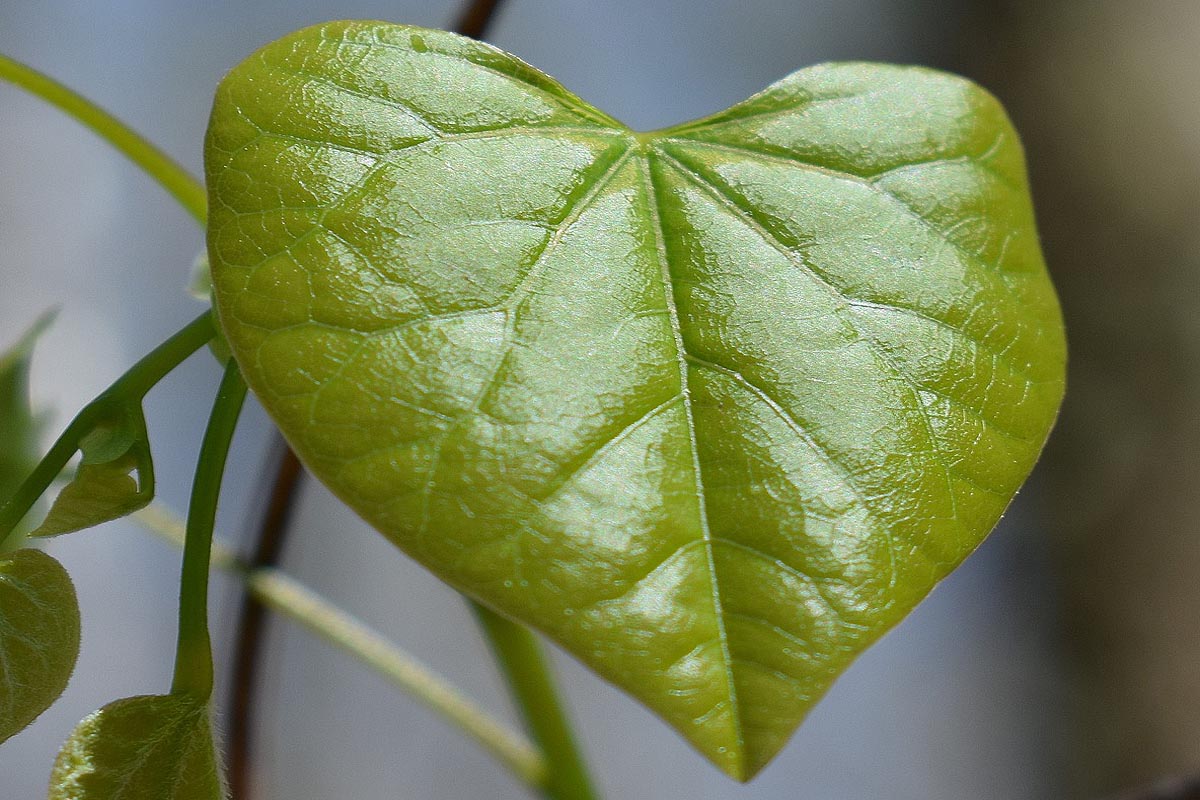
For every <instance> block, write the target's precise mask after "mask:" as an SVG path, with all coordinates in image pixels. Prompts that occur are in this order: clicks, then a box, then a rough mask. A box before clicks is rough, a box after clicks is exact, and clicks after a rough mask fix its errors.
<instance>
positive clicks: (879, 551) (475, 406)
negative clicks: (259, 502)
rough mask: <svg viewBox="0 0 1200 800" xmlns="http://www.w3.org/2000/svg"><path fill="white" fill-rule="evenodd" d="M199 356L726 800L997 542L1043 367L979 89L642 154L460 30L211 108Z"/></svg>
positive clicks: (1004, 158) (1041, 390)
mask: <svg viewBox="0 0 1200 800" xmlns="http://www.w3.org/2000/svg"><path fill="white" fill-rule="evenodd" d="M206 163H207V178H208V188H209V197H210V203H209V207H210V209H211V214H210V222H209V230H208V245H209V255H210V259H211V262H212V275H213V282H214V291H215V300H216V305H217V309H218V311H219V315H220V320H221V324H222V327H223V329H224V331H225V334H226V336H227V339H228V341H229V344H230V346H231V348H232V350H233V354H234V356H235V358H236V359H237V361H238V363H239V365H240V366H241V368H242V370H243V372H244V374H245V376H246V380H247V381H248V383H249V384H250V386H251V388H252V389H253V390H254V392H255V393H256V394H257V395H258V397H259V398H260V400H261V401H262V402H263V405H264V406H265V407H266V408H267V410H268V411H269V412H270V414H271V415H272V416H273V417H274V419H275V420H276V422H277V423H278V424H279V426H280V427H281V429H282V430H283V432H284V434H285V435H286V436H287V438H288V440H289V441H290V442H291V444H292V446H293V447H294V448H295V449H296V451H297V452H298V453H299V454H300V455H301V457H302V458H303V459H304V461H305V463H306V464H307V465H308V466H309V467H310V468H311V470H312V471H313V472H314V473H315V474H316V475H317V476H318V477H319V478H320V479H321V480H322V481H323V482H325V483H326V484H327V485H328V486H329V487H330V488H331V489H332V490H333V491H334V492H335V493H336V494H337V495H338V496H339V497H341V498H342V499H343V500H345V501H346V502H347V503H348V504H349V505H351V506H352V507H353V508H354V509H355V510H356V511H358V513H359V514H361V515H362V516H363V517H364V518H365V519H367V520H368V521H369V522H370V523H371V524H373V525H374V526H375V527H377V528H378V529H379V530H380V531H381V532H382V533H383V534H384V535H386V536H387V537H389V538H390V539H391V540H392V541H393V542H395V543H396V544H397V545H399V546H400V547H401V548H403V549H404V550H405V551H406V552H408V553H410V554H411V555H413V556H414V557H415V558H417V559H419V560H420V561H421V562H423V563H424V564H425V565H426V566H428V567H429V568H430V569H432V570H433V571H434V572H435V573H437V574H438V575H440V576H441V577H443V578H444V579H445V580H447V581H448V582H449V583H451V584H452V585H454V586H455V587H457V588H459V589H461V590H462V591H464V592H467V593H468V594H470V595H472V596H474V597H476V598H479V599H480V600H481V601H483V602H485V603H487V604H488V605H490V606H492V607H494V608H496V609H497V610H499V611H501V612H502V613H504V614H506V615H509V616H511V617H514V618H516V619H519V620H522V621H524V622H527V623H529V624H531V625H533V626H535V627H537V628H538V629H540V630H542V631H543V632H545V633H546V634H548V635H549V636H551V637H552V638H554V639H555V640H556V641H558V642H559V643H560V644H562V645H563V646H565V647H566V648H568V649H569V650H571V651H572V652H573V653H575V654H576V655H577V656H578V657H579V658H581V659H582V660H583V661H585V662H586V663H588V664H590V665H591V666H592V667H593V668H595V669H596V670H597V671H598V672H599V673H600V674H601V675H603V676H605V677H606V678H608V679H609V680H611V681H613V682H614V683H616V684H617V685H619V686H621V687H622V688H624V689H625V690H626V691H628V692H630V693H631V694H633V695H634V696H636V697H637V698H639V699H640V700H641V701H643V702H644V703H646V704H647V705H648V706H649V707H651V708H652V709H654V710H655V711H656V712H657V713H659V714H660V715H661V716H662V717H663V718H664V719H666V720H667V721H669V722H670V723H671V724H672V725H674V726H675V727H676V728H677V729H679V731H680V732H681V733H682V734H683V735H684V736H686V737H687V738H688V739H690V740H691V741H692V742H693V743H694V744H695V745H696V747H698V748H699V749H700V750H701V751H702V752H703V753H705V755H707V756H708V757H709V758H710V759H712V760H713V761H714V762H715V763H716V764H718V765H719V766H720V767H721V768H722V769H724V770H725V771H726V772H728V773H729V774H730V775H732V776H734V777H736V778H739V779H747V778H749V777H750V776H752V775H754V774H755V773H756V772H757V771H758V770H759V769H760V768H761V767H762V766H763V765H764V764H765V763H766V762H767V761H768V760H769V759H770V758H771V757H772V756H773V755H774V754H775V753H776V752H777V751H778V750H779V748H780V747H781V746H782V745H783V744H784V742H785V741H786V740H787V738H788V736H789V735H790V734H791V732H792V731H793V729H794V728H795V727H796V725H797V724H798V723H799V721H800V720H801V719H802V718H803V717H804V715H805V714H806V713H807V712H808V710H809V709H810V708H811V706H812V705H813V703H815V702H816V701H817V699H818V698H819V697H820V696H821V695H822V694H823V693H824V692H825V691H826V690H827V689H828V688H829V686H830V684H831V683H832V682H833V680H834V679H835V678H836V677H837V675H838V674H839V673H840V672H841V671H842V670H844V669H845V668H846V666H847V665H848V664H849V663H850V661H851V660H852V659H853V658H854V657H855V656H856V655H857V654H859V653H860V652H861V651H862V650H863V649H864V648H865V647H867V646H868V645H869V644H870V643H871V642H873V641H875V640H876V639H877V638H878V637H879V636H880V635H881V634H882V633H883V632H884V631H886V630H887V629H888V628H890V627H891V626H893V625H894V624H896V622H898V621H899V620H900V619H901V618H902V617H903V616H904V615H905V614H906V613H907V612H908V611H909V610H910V609H912V607H913V606H914V605H915V604H916V603H917V602H918V601H919V600H920V599H921V598H922V597H924V596H925V595H926V594H927V593H928V592H929V590H930V589H931V588H932V587H933V586H934V584H935V583H937V581H938V580H940V579H941V578H942V577H944V576H945V575H946V574H947V573H948V572H950V570H952V569H953V568H954V567H955V566H956V565H957V564H958V563H959V562H960V561H961V560H962V559H963V558H964V557H965V556H966V555H967V554H968V553H970V552H971V551H972V550H973V549H974V548H975V547H976V546H977V545H978V544H979V542H980V541H981V540H982V539H983V537H984V536H985V535H986V534H987V533H988V531H989V530H991V528H992V527H993V526H994V525H995V523H996V521H997V520H998V519H999V517H1000V515H1001V513H1002V512H1003V511H1004V509H1005V507H1006V506H1007V504H1008V503H1009V501H1010V500H1011V498H1012V497H1013V495H1014V493H1015V492H1016V490H1017V488H1018V487H1019V486H1020V485H1021V482H1022V481H1023V480H1024V479H1025V477H1026V476H1027V474H1028V473H1029V470H1030V469H1031V468H1032V466H1033V464H1034V461H1035V460H1036V458H1037V455H1038V453H1039V451H1040V449H1041V447H1042V444H1043V442H1044V440H1045V438H1046V435H1047V433H1048V431H1049V429H1050V427H1051V424H1052V422H1053V420H1054V417H1055V414H1056V412H1057V409H1058V406H1059V402H1060V399H1061V396H1062V391H1063V374H1064V361H1065V348H1064V340H1063V331H1062V325H1061V320H1060V315H1059V309H1058V305H1057V301H1056V299H1055V295H1054V291H1053V289H1052V287H1051V285H1050V282H1049V279H1048V277H1047V274H1046V270H1045V267H1044V264H1043V261H1042V256H1041V253H1040V251H1039V246H1038V241H1037V234H1036V231H1035V227H1034V219H1033V211H1032V207H1031V203H1030V197H1029V190H1028V186H1027V182H1026V176H1025V167H1024V162H1023V156H1022V152H1021V148H1020V144H1019V142H1018V139H1017V136H1016V134H1015V132H1014V131H1013V129H1012V127H1011V125H1010V123H1009V121H1008V119H1007V118H1006V116H1005V114H1004V112H1003V110H1002V109H1001V107H1000V106H999V104H998V103H997V102H996V100H995V99H994V98H992V97H991V96H990V95H989V94H987V93H986V92H985V91H983V90H982V89H980V88H979V87H977V86H975V85H974V84H972V83H970V82H968V81H966V80H963V79H962V78H958V77H955V76H951V75H947V74H944V73H939V72H934V71H930V70H925V69H917V68H906V67H895V66H888V65H880V64H829V65H822V66H817V67H812V68H809V69H805V70H801V71H800V72H797V73H795V74H793V75H791V76H789V77H787V78H785V79H783V80H782V81H780V82H779V83H776V84H775V85H773V86H771V87H770V88H768V89H767V90H765V91H764V92H762V93H760V94H758V95H755V96H754V97H752V98H750V99H749V100H747V101H745V102H743V103H739V104H738V105H736V106H734V107H732V108H731V109H729V110H727V111H724V112H721V113H719V114H717V115H715V116H713V117H710V118H707V119H704V120H700V121H697V122H692V123H688V124H685V125H681V126H678V127H675V128H670V129H666V130H662V131H656V132H651V133H635V132H633V131H631V130H629V129H628V128H627V127H625V126H624V125H622V124H620V123H619V122H617V121H615V120H613V119H611V118H610V117H608V116H607V115H605V114H603V113H601V112H599V111H597V110H596V109H594V108H592V107H590V106H588V105H587V104H586V103H584V102H583V101H582V100H580V99H579V98H577V97H575V96H573V95H571V94H570V93H568V92H567V91H566V90H565V89H563V88H562V87H561V86H559V85H558V84H557V83H555V82H554V81H553V80H551V79H550V78H548V77H546V76H545V75H543V74H542V73H540V72H538V71H536V70H534V69H533V68H531V67H529V66H528V65H526V64H524V63H522V62H521V61H519V60H517V59H516V58H514V57H512V56H510V55H507V54H505V53H503V52H501V51H499V50H496V49H494V48H492V47H489V46H487V45H484V44H480V43H478V42H474V41H471V40H468V39H464V38H461V37H458V36H454V35H452V34H447V33H442V32H437V31H430V30H425V29H419V28H411V27H403V26H395V25H387V24H382V23H331V24H328V25H323V26H320V27H316V28H310V29H307V30H304V31H300V32H299V33H296V34H293V35H291V36H288V37H286V38H285V39H283V40H281V41H279V42H276V43H274V44H272V45H269V46H267V47H266V48H264V49H262V50H260V51H259V52H258V53H256V54H255V55H254V56H253V57H251V58H250V59H249V60H247V61H246V62H245V63H243V64H242V65H240V66H239V67H237V68H236V69H235V70H234V71H233V72H232V73H231V74H230V75H229V76H228V77H227V78H226V79H225V81H224V82H223V83H222V84H221V86H220V88H219V90H218V93H217V97H216V103H215V106H214V110H213V116H212V121H211V126H210V129H209V136H208V141H207V146H206Z"/></svg>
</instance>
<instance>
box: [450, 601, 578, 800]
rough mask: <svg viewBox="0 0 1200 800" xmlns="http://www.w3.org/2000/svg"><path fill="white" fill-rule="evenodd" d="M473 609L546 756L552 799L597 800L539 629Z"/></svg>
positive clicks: (548, 795)
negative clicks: (546, 655) (537, 631)
mask: <svg viewBox="0 0 1200 800" xmlns="http://www.w3.org/2000/svg"><path fill="white" fill-rule="evenodd" d="M471 609H472V611H474V612H475V617H476V619H478V620H479V625H480V627H481V628H483V632H484V634H486V636H487V639H488V643H489V644H490V645H491V648H492V652H494V653H495V655H496V660H497V661H498V662H499V663H500V668H501V671H502V672H503V673H504V677H505V679H506V680H507V681H508V686H509V690H510V691H511V692H512V695H513V700H514V701H515V702H516V704H517V707H518V708H519V709H520V710H521V716H522V717H524V719H525V724H526V726H527V727H528V728H529V732H530V734H532V736H533V740H534V742H536V743H537V745H538V747H540V748H541V750H542V753H543V755H544V756H545V758H546V763H547V765H548V769H549V775H548V776H547V779H546V784H545V787H544V788H543V790H542V794H543V796H544V797H546V798H548V800H597V797H598V795H597V794H596V792H595V790H594V789H593V788H592V782H591V779H590V778H589V777H588V772H587V768H586V766H584V762H583V757H582V755H581V754H580V752H579V748H578V746H577V745H576V743H575V735H574V733H572V731H571V723H570V722H569V721H568V719H567V715H566V711H565V710H564V708H563V706H562V703H561V702H560V701H559V699H558V694H557V692H556V690H555V688H554V678H553V676H552V675H551V674H550V667H549V665H548V664H547V663H546V658H545V656H544V655H543V653H542V649H541V646H540V645H539V643H538V641H537V637H535V636H534V634H533V632H532V631H530V630H529V629H528V628H526V627H525V626H524V625H520V624H519V623H516V622H513V621H512V620H509V619H508V618H506V617H502V616H500V615H499V614H497V613H496V612H494V611H492V610H491V609H489V608H487V607H486V606H483V605H481V604H479V603H476V602H474V601H472V602H471Z"/></svg>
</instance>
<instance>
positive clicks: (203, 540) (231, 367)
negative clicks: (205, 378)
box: [171, 360, 246, 699]
mask: <svg viewBox="0 0 1200 800" xmlns="http://www.w3.org/2000/svg"><path fill="white" fill-rule="evenodd" d="M245 399H246V384H245V382H244V381H243V380H242V374H241V373H240V372H238V367H237V364H236V363H235V362H234V361H232V360H230V362H229V363H228V364H227V365H226V367H225V375H224V377H223V378H222V379H221V387H220V388H219V389H218V390H217V399H216V401H215V402H214V403H213V410H212V416H211V417H209V420H208V429H207V430H206V431H205V432H204V441H203V442H202V443H201V445H200V458H199V460H198V463H197V465H196V478H195V480H194V481H193V483H192V499H191V502H190V504H189V505H188V517H187V539H186V541H185V543H184V547H183V571H182V577H181V578H180V589H179V644H178V647H177V648H176V651H175V679H174V681H173V683H172V684H171V691H172V692H183V693H190V694H195V695H198V696H200V697H203V698H205V699H207V698H209V697H211V696H212V689H213V663H212V642H211V640H210V638H209V634H208V570H209V557H210V550H211V548H212V535H213V526H214V524H215V522H216V518H217V501H218V499H219V498H220V496H221V479H222V477H223V476H224V473H225V461H226V459H227V458H228V456H229V445H230V443H231V442H232V441H233V432H234V429H235V428H236V427H237V421H238V416H239V415H240V414H241V411H242V403H243V401H244V400H245Z"/></svg>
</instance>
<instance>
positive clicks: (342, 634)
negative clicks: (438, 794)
mask: <svg viewBox="0 0 1200 800" xmlns="http://www.w3.org/2000/svg"><path fill="white" fill-rule="evenodd" d="M133 518H134V519H135V520H137V521H138V522H140V523H142V525H144V526H145V527H146V528H147V530H149V531H151V532H152V533H154V534H156V535H157V536H159V537H160V538H162V539H164V540H166V541H168V542H170V543H171V544H174V545H175V546H176V547H180V548H182V547H183V546H184V543H185V541H186V535H185V533H184V526H183V522H182V521H181V520H179V519H178V518H177V517H176V516H175V515H174V514H172V513H171V512H169V511H167V510H166V509H164V508H163V507H161V506H159V505H158V504H152V505H150V506H148V507H146V508H144V509H142V510H141V511H136V512H134V514H133ZM212 566H213V567H215V568H217V569H222V570H225V571H227V572H230V573H232V574H233V575H234V576H235V577H237V578H238V579H239V580H241V581H242V583H243V584H244V585H245V587H246V590H247V591H249V592H250V593H251V594H253V595H254V596H255V597H257V598H258V599H259V600H260V601H261V602H262V603H263V605H266V606H269V607H270V608H272V609H274V610H276V611H278V612H279V613H280V614H283V615H284V616H286V617H288V618H290V619H291V620H293V621H294V622H297V623H299V624H300V625H301V626H302V627H304V628H306V629H308V630H309V631H311V632H312V633H315V634H316V635H317V636H319V637H320V638H322V639H324V640H325V641H326V642H328V643H329V644H331V645H333V646H334V647H337V648H338V649H340V650H342V651H344V652H346V653H349V654H350V655H352V656H354V657H355V658H356V659H357V660H358V661H359V662H361V663H363V664H365V665H366V666H368V667H370V668H371V669H373V670H375V671H376V672H378V673H379V674H380V675H382V676H383V677H384V678H385V679H387V680H388V681H389V682H390V683H392V684H393V685H395V686H397V687H399V688H400V689H401V690H402V691H404V692H406V693H408V694H410V695H412V696H413V697H415V698H416V699H417V700H418V701H420V702H421V703H424V704H425V705H426V706H428V707H429V708H430V709H432V710H433V711H435V712H437V713H438V714H440V715H441V716H442V717H444V718H445V719H446V720H447V721H449V722H450V723H451V724H453V725H455V726H457V727H458V728H459V729H460V730H462V731H463V732H464V733H465V734H467V735H468V736H470V737H471V738H472V739H474V740H475V741H477V742H478V743H479V744H481V745H482V746H483V747H485V748H486V749H487V750H489V751H490V752H491V753H492V754H493V755H494V756H496V758H497V759H499V760H500V762H501V763H503V764H504V765H505V766H506V767H508V769H509V770H511V771H512V772H513V774H514V775H516V776H517V778H519V779H520V780H522V781H524V782H525V783H527V784H529V785H530V786H532V787H535V788H539V787H541V786H543V785H545V783H546V776H547V769H546V762H545V760H544V759H543V758H542V756H541V754H540V753H539V752H538V751H537V748H536V747H534V746H533V744H532V743H531V742H530V741H529V740H528V739H526V738H525V736H523V735H522V734H520V733H518V732H516V731H513V730H511V729H510V728H509V727H508V726H506V725H505V724H504V723H502V722H500V721H499V720H497V719H496V718H495V717H493V716H491V715H490V714H488V713H487V712H486V711H484V710H483V709H482V708H480V707H479V706H478V705H476V704H475V703H474V702H472V701H471V699H470V698H468V697H466V696H465V695H464V694H463V693H462V692H461V691H459V690H458V689H457V688H456V687H455V686H453V685H452V684H450V683H449V682H448V681H446V680H445V679H444V678H443V677H442V676H440V675H438V674H437V673H435V672H433V671H432V670H430V669H429V667H427V666H425V665H424V664H422V663H421V662H420V661H418V660H417V659H415V658H413V657H412V656H410V655H409V654H408V653H406V652H404V651H403V650H401V649H400V648H399V647H397V646H396V645H394V644H392V643H391V642H388V641H387V640H386V639H384V638H383V636H381V635H380V634H379V633H377V632H375V631H374V630H372V629H371V628H369V627H368V626H367V625H366V624H364V623H363V622H361V621H359V620H358V619H356V618H355V617H353V616H351V615H350V614H348V613H346V612H345V611H343V610H342V609H340V608H338V607H337V606H335V605H333V604H332V603H330V602H329V601H328V600H326V599H324V598H323V597H321V596H320V595H317V594H316V593H314V592H313V591H312V590H311V589H309V588H307V587H305V586H304V585H303V584H301V583H299V582H297V581H296V580H294V579H293V578H290V577H288V575H286V574H285V573H284V572H282V571H281V570H278V569H275V568H273V567H257V568H251V567H249V566H248V565H247V564H246V563H245V562H243V561H241V560H240V559H239V558H238V557H237V556H236V555H235V554H234V553H233V551H232V550H230V549H229V548H227V547H225V546H224V545H222V544H221V543H220V542H215V541H214V542H213V545H212Z"/></svg>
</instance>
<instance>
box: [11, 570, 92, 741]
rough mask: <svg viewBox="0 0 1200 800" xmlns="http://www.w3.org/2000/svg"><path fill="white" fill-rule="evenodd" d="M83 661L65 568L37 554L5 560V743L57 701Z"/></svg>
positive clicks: (76, 614) (76, 610) (75, 608)
mask: <svg viewBox="0 0 1200 800" xmlns="http://www.w3.org/2000/svg"><path fill="white" fill-rule="evenodd" d="M78 656H79V605H78V603H77V601H76V599H75V587H74V586H73V585H72V584H71V578H70V577H69V576H68V575H67V571H66V570H65V569H63V567H62V565H61V564H59V563H58V562H57V561H55V560H54V559H53V558H51V557H50V556H48V555H46V554H45V553H43V552H41V551H38V550H17V551H16V552H13V553H9V554H7V555H0V742H3V741H4V740H6V739H8V738H9V737H11V736H12V735H13V734H15V733H17V732H19V731H21V730H22V729H24V728H25V727H26V726H27V725H29V723H31V722H33V721H34V720H35V719H37V717H38V715H40V714H41V713H42V712H43V711H45V710H46V709H47V708H49V707H50V705H51V704H52V703H53V702H54V701H55V700H57V699H58V697H59V695H61V694H62V693H63V690H64V689H66V688H67V682H68V681H69V680H70V679H71V673H72V672H73V671H74V669H75V660H76V658H77V657H78Z"/></svg>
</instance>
